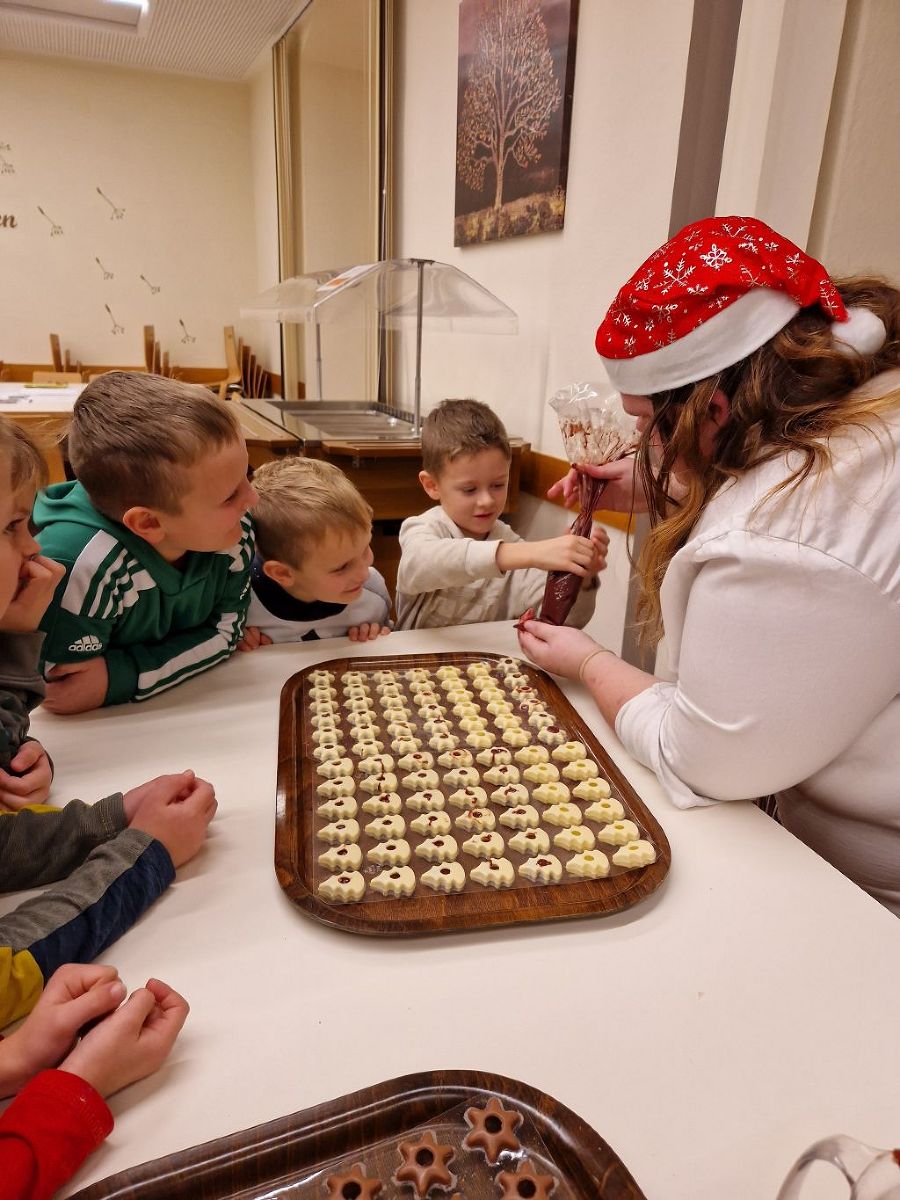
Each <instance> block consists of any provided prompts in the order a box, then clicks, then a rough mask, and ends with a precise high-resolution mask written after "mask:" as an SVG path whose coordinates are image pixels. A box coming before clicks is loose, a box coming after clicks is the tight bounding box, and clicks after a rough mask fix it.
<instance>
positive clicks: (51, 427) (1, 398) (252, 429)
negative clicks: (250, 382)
mask: <svg viewBox="0 0 900 1200" xmlns="http://www.w3.org/2000/svg"><path fill="white" fill-rule="evenodd" d="M86 386H87V384H84V383H67V384H52V385H48V384H31V383H11V382H9V381H7V380H4V381H0V413H2V414H3V416H5V417H7V418H8V419H9V420H12V421H15V422H17V423H18V424H19V425H21V426H22V427H23V428H24V429H25V430H26V431H29V430H30V431H31V432H32V433H37V434H38V436H39V437H40V440H41V442H42V443H43V445H42V449H43V452H44V457H45V459H46V460H47V465H48V468H49V472H50V482H51V483H60V482H62V481H63V480H64V479H65V478H66V472H65V467H64V463H63V457H62V454H61V452H60V449H59V442H60V441H61V440H62V438H64V437H65V434H66V433H67V431H68V428H69V423H70V421H71V417H72V411H73V409H74V407H75V401H76V400H77V399H78V397H79V396H80V395H81V393H82V392H83V391H84V389H85V387H86ZM235 403H236V404H237V406H238V407H237V411H238V416H239V419H240V422H241V429H242V431H243V434H244V440H245V441H246V443H247V448H248V451H249V454H250V461H251V464H252V465H253V466H258V465H259V464H260V463H261V462H265V461H266V460H267V459H269V458H271V457H272V456H273V453H274V454H284V453H297V452H298V449H299V448H300V447H301V442H300V439H299V438H298V437H297V435H296V434H295V433H292V432H291V431H290V430H288V429H286V428H284V426H283V425H281V424H279V422H278V421H277V420H274V419H271V418H270V417H268V416H267V415H266V414H264V413H261V412H257V411H256V410H255V409H253V408H251V407H250V406H249V405H248V404H245V403H244V402H243V400H242V399H241V400H237V401H235Z"/></svg>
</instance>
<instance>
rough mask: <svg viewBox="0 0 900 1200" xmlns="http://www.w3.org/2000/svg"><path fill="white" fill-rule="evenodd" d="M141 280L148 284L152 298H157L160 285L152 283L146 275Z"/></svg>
mask: <svg viewBox="0 0 900 1200" xmlns="http://www.w3.org/2000/svg"><path fill="white" fill-rule="evenodd" d="M141 279H143V281H144V283H146V285H147V287H148V288H149V289H150V295H151V296H155V295H156V294H157V293H158V292H159V287H158V285H157V284H155V283H151V282H150V280H149V279H148V278H147V276H146V275H142V276H141Z"/></svg>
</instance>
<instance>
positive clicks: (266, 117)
mask: <svg viewBox="0 0 900 1200" xmlns="http://www.w3.org/2000/svg"><path fill="white" fill-rule="evenodd" d="M249 100H250V148H249V151H250V154H249V161H250V176H251V181H252V186H253V232H254V234H255V239H254V252H255V261H256V281H255V284H254V287H253V292H252V293H251V294H256V293H258V292H263V291H265V290H266V288H270V287H274V285H275V284H276V283H278V281H279V278H280V274H279V263H278V187H277V181H276V176H275V93H274V84H273V79H272V51H271V50H266V51H264V52H263V54H261V55H260V57H259V59H258V60H257V62H256V63H255V64H254V66H253V70H252V71H251V73H250V79H249ZM249 298H250V295H249V294H248V296H246V297H242V299H249ZM237 329H238V333H239V335H240V336H241V337H243V338H244V340H245V341H248V342H249V343H250V345H251V346H252V347H253V352H254V354H255V355H256V357H257V360H258V361H259V362H261V363H262V365H263V366H264V367H265V368H266V370H267V371H273V372H274V373H275V374H277V375H280V374H281V326H280V325H279V324H277V322H275V321H247V320H244V319H241V320H240V321H239V322H238V324H237Z"/></svg>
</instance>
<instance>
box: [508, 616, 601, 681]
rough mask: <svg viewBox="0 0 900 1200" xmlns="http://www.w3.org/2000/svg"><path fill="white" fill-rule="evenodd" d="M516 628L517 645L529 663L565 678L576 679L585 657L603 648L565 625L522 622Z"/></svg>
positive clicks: (577, 630)
mask: <svg viewBox="0 0 900 1200" xmlns="http://www.w3.org/2000/svg"><path fill="white" fill-rule="evenodd" d="M518 629H519V645H520V646H521V647H522V650H523V651H524V652H525V654H527V655H528V657H529V658H530V659H531V661H532V662H535V663H537V665H538V666H539V667H543V668H544V670H545V671H552V672H553V674H554V675H562V676H563V677H564V678H565V679H577V678H578V668H579V667H580V666H581V664H582V663H583V662H584V660H585V659H586V658H587V656H588V655H589V654H593V653H594V651H595V650H600V649H602V647H601V646H598V645H597V643H596V642H595V641H594V639H593V638H592V637H588V635H587V634H586V633H582V631H581V630H580V629H571V628H570V627H569V626H568V625H548V624H547V623H546V622H545V621H524V622H522V623H521V624H520V625H519V626H518Z"/></svg>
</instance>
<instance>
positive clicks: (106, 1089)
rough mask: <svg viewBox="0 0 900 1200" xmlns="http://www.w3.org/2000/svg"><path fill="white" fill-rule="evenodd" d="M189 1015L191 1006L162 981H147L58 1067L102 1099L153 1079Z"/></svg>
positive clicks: (91, 1032)
mask: <svg viewBox="0 0 900 1200" xmlns="http://www.w3.org/2000/svg"><path fill="white" fill-rule="evenodd" d="M189 1012H190V1009H189V1007H188V1003H187V1001H186V1000H185V998H184V997H183V996H179V994H178V992H176V991H173V989H172V988H170V987H169V985H168V984H167V983H163V982H162V980H160V979H148V980H147V986H146V987H145V988H138V990H137V991H135V992H132V993H131V995H130V996H129V997H128V999H127V1000H126V1002H125V1003H124V1004H123V1005H122V1006H121V1007H120V1008H117V1009H116V1011H115V1012H114V1013H111V1014H110V1016H108V1017H107V1018H106V1019H105V1020H103V1021H101V1022H100V1024H99V1025H98V1026H97V1027H96V1028H95V1029H92V1030H91V1031H90V1033H88V1034H87V1035H86V1036H85V1037H83V1038H82V1039H81V1041H80V1042H79V1043H78V1045H77V1046H76V1047H75V1049H74V1050H73V1051H72V1053H71V1054H70V1055H69V1056H68V1057H67V1058H65V1059H63V1061H62V1062H61V1063H60V1064H59V1065H60V1070H62V1071H69V1072H71V1074H73V1075H78V1076H80V1077H81V1078H82V1079H84V1080H86V1081H87V1082H88V1083H89V1084H91V1086H92V1087H94V1088H96V1090H97V1091H98V1092H99V1093H100V1095H101V1096H104V1097H107V1096H111V1095H112V1094H113V1093H114V1092H118V1091H120V1090H121V1089H122V1088H123V1087H127V1086H128V1085H129V1083H136V1082H137V1080H139V1079H144V1078H145V1077H146V1076H147V1075H152V1074H153V1072H154V1071H155V1070H156V1069H157V1067H159V1066H160V1065H161V1064H162V1063H163V1062H164V1061H165V1059H166V1058H167V1056H168V1054H169V1051H170V1050H171V1049H172V1047H173V1046H174V1044H175V1039H176V1038H177V1037H178V1035H179V1033H180V1032H181V1029H182V1026H183V1025H184V1023H185V1021H186V1020H187V1015H188V1013H189Z"/></svg>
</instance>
